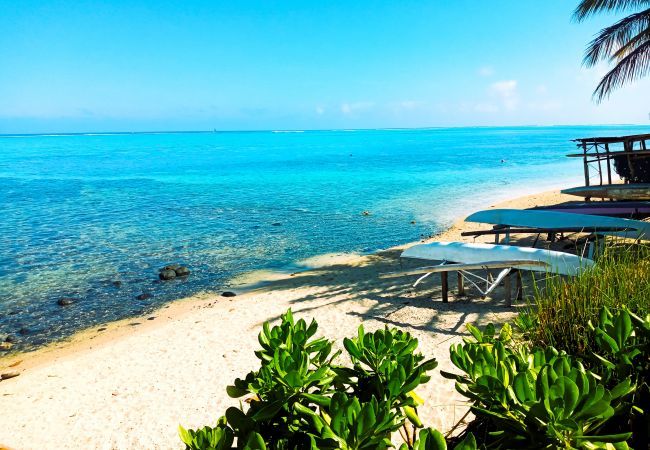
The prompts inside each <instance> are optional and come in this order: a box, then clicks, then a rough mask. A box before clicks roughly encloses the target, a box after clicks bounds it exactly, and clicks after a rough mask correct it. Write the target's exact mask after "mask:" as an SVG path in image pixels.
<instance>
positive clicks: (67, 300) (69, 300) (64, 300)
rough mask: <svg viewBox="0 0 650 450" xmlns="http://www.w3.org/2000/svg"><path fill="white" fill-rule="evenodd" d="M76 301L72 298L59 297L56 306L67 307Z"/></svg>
mask: <svg viewBox="0 0 650 450" xmlns="http://www.w3.org/2000/svg"><path fill="white" fill-rule="evenodd" d="M76 302H77V299H76V298H72V297H61V298H60V299H59V300H57V302H56V304H57V305H59V306H68V305H72V304H73V303H76Z"/></svg>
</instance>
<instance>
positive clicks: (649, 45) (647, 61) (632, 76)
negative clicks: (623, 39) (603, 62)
mask: <svg viewBox="0 0 650 450" xmlns="http://www.w3.org/2000/svg"><path fill="white" fill-rule="evenodd" d="M649 72H650V41H646V42H644V43H643V44H641V45H639V46H637V48H635V49H634V50H633V51H632V52H630V53H629V54H628V55H627V56H625V57H624V58H623V59H621V60H620V61H619V62H618V64H616V66H615V67H614V68H613V69H612V70H610V71H609V72H608V73H607V74H606V75H605V76H604V77H603V79H602V80H600V83H598V86H597V87H596V90H595V91H594V94H593V96H594V99H595V100H596V101H597V102H601V101H602V100H603V99H605V98H607V97H609V95H610V94H611V92H612V91H613V90H614V89H616V88H619V87H621V86H622V85H624V84H625V83H627V82H630V81H633V80H637V79H639V78H641V77H643V76H644V75H647V74H648V73H649Z"/></svg>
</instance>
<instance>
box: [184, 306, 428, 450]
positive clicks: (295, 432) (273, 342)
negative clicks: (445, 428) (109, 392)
mask: <svg viewBox="0 0 650 450" xmlns="http://www.w3.org/2000/svg"><path fill="white" fill-rule="evenodd" d="M317 329H318V324H317V323H316V321H313V320H312V322H311V323H310V324H307V323H306V322H305V321H304V320H303V319H300V320H295V319H294V317H293V314H292V312H291V310H289V311H287V312H286V313H285V314H284V315H282V317H281V321H280V324H279V325H276V326H273V327H272V326H271V324H270V323H269V322H266V323H264V325H263V327H262V332H261V333H260V334H259V336H258V341H259V344H260V346H261V349H260V350H258V351H256V352H255V355H256V356H257V358H258V359H259V361H260V368H259V369H257V370H254V371H252V372H250V373H248V374H247V375H246V376H245V377H244V378H238V379H236V380H235V382H234V383H233V385H231V386H228V388H227V393H228V395H229V396H231V397H233V398H243V399H244V401H243V402H241V403H240V406H239V407H231V408H228V409H227V410H226V411H225V415H224V416H223V417H222V418H221V419H219V421H218V423H217V427H216V428H211V427H204V428H202V429H199V430H186V429H184V428H183V427H180V436H181V439H182V441H183V442H184V443H185V445H186V448H187V449H191V450H199V449H201V450H204V449H224V448H242V449H267V448H268V449H299V448H300V449H302V448H314V449H350V450H352V449H382V448H389V447H392V436H393V434H394V433H396V432H399V433H400V434H401V436H402V438H403V440H404V441H405V445H406V447H405V449H413V448H422V449H425V448H437V447H431V445H432V444H431V443H432V442H434V441H435V440H436V439H435V436H436V435H434V434H432V431H430V430H427V431H424V432H421V433H419V435H418V433H417V430H418V429H420V428H423V424H422V421H421V420H420V418H419V416H418V412H417V408H418V406H420V405H421V404H422V400H421V399H420V397H419V396H418V395H417V394H416V393H415V389H416V388H417V387H418V386H419V385H421V384H423V383H426V382H427V381H429V379H430V376H429V375H428V372H430V371H431V370H433V369H434V368H435V367H436V366H437V362H436V361H435V359H425V357H424V356H423V355H422V354H421V353H418V352H417V351H416V350H417V346H418V341H417V339H415V338H414V337H413V336H411V335H410V334H409V333H407V332H404V331H401V330H398V329H396V328H388V327H386V328H384V329H381V330H377V331H375V332H373V333H367V332H366V331H365V330H364V328H363V326H360V327H359V329H358V332H357V336H355V337H353V338H350V339H345V340H344V342H343V347H344V348H345V350H346V352H347V354H348V355H347V356H348V357H349V360H350V361H351V363H352V364H351V365H347V366H345V365H340V364H339V363H338V357H339V355H340V354H341V351H340V350H339V351H334V350H333V344H334V342H333V341H330V340H327V339H325V338H322V337H321V338H316V337H315V334H316V331H317ZM416 446H417V447H416Z"/></svg>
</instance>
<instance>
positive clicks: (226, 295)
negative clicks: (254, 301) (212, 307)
mask: <svg viewBox="0 0 650 450" xmlns="http://www.w3.org/2000/svg"><path fill="white" fill-rule="evenodd" d="M236 295H237V294H235V293H234V292H232V291H224V292H222V293H221V296H222V297H235V296H236Z"/></svg>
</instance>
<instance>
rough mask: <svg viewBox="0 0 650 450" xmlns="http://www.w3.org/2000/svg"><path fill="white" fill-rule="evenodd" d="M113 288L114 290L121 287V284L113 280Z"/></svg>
mask: <svg viewBox="0 0 650 450" xmlns="http://www.w3.org/2000/svg"><path fill="white" fill-rule="evenodd" d="M112 284H113V286H115V287H116V288H119V287H122V282H121V281H120V280H115V281H113V282H112Z"/></svg>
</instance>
